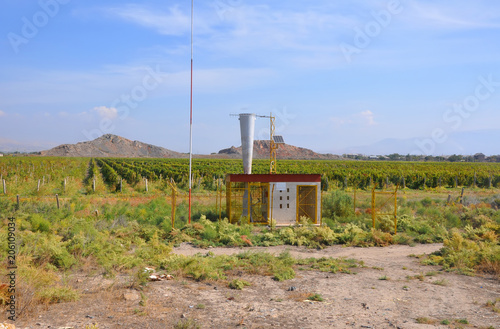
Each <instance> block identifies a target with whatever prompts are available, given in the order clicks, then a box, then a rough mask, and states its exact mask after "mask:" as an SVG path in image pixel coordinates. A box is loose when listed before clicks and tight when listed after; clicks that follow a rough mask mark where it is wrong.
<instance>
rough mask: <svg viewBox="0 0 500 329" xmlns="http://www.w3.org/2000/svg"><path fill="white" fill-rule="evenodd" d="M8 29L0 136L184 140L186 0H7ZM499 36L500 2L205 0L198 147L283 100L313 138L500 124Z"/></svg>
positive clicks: (41, 140)
mask: <svg viewBox="0 0 500 329" xmlns="http://www.w3.org/2000/svg"><path fill="white" fill-rule="evenodd" d="M0 35H1V36H2V38H1V39H0V71H1V72H2V74H1V75H0V95H1V97H0V123H1V128H0V144H1V143H2V142H3V143H7V142H11V143H19V145H37V146H39V147H42V148H47V147H52V146H55V145H59V144H62V143H75V142H79V141H85V140H89V139H93V138H96V137H98V136H99V135H102V134H105V133H112V134H117V135H120V136H123V137H126V138H129V139H132V140H140V141H143V142H147V143H151V144H155V145H159V146H163V147H166V148H169V149H173V150H175V151H179V152H188V149H189V69H190V1H159V0H158V1H156V0H150V1H140V2H139V1H129V2H126V1H117V0H102V1H83V0H41V1H29V2H27V1H14V0H7V1H5V3H4V4H3V8H2V11H1V13H0ZM499 36H500V3H499V2H498V1H465V0H457V1H453V2H445V1H438V2H436V1H427V0H424V1H413V0H401V1H397V0H390V1H375V0H364V1H357V0H349V1H347V0H346V1H326V0H325V1H323V0H317V1H296V0H288V1H281V0H279V1H272V2H271V1H260V0H254V1H248V0H215V1H212V0H207V1H203V2H202V1H195V21H194V68H195V71H194V139H193V150H194V152H195V153H211V152H217V151H218V150H220V149H222V148H225V147H229V146H231V145H236V146H238V145H240V140H239V123H238V120H237V118H235V117H231V116H230V114H231V113H240V112H253V113H257V114H262V115H268V114H269V113H270V112H273V113H275V114H276V116H277V120H276V123H277V129H278V132H279V133H280V134H282V135H284V137H285V141H286V142H287V143H289V144H293V145H296V146H302V147H307V148H311V149H313V150H315V151H319V152H332V153H339V152H347V151H349V150H356V146H362V145H370V144H372V143H376V142H380V141H383V140H385V139H404V140H408V141H410V142H411V144H412V147H413V148H414V153H434V154H436V153H439V152H445V151H442V150H446V149H447V148H446V146H447V145H448V144H452V143H453V140H452V138H451V136H453V135H454V134H458V133H464V132H477V131H487V130H499V129H500V127H499V123H500V111H499V109H500V42H499V38H498V37H499ZM268 130H269V122H268V121H267V120H265V119H259V120H258V122H257V125H256V136H257V138H262V139H264V138H266V139H267V138H268V135H267V134H268ZM473 136H483V135H481V134H475V135H473ZM475 138H478V140H477V141H475V142H476V143H477V145H478V149H477V152H480V151H482V149H481V147H480V146H481V145H483V146H485V147H486V148H487V149H488V150H492V149H493V151H489V152H486V153H492V152H494V151H496V150H498V152H497V153H500V147H499V146H497V145H500V144H498V141H496V140H481V138H480V137H475ZM393 151H394V152H396V151H398V150H390V149H388V150H387V153H392V152H393Z"/></svg>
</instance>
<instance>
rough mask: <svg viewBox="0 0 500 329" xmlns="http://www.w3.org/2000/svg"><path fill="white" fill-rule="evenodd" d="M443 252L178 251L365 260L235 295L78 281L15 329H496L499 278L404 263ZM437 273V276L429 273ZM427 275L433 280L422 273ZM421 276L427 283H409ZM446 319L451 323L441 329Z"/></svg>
mask: <svg viewBox="0 0 500 329" xmlns="http://www.w3.org/2000/svg"><path fill="white" fill-rule="evenodd" d="M441 247H442V245H440V244H430V245H417V246H414V247H410V246H400V245H397V246H390V247H385V248H351V247H342V246H334V247H330V248H327V249H323V250H310V249H306V248H300V247H290V246H279V247H268V248H245V249H240V248H211V249H198V248H193V247H192V246H191V245H189V244H182V245H181V246H180V247H178V248H175V249H174V253H177V254H182V255H193V254H196V253H198V252H201V253H203V254H205V253H207V252H208V251H211V252H213V253H214V254H216V255H220V254H232V253H238V252H241V251H244V250H248V249H252V250H262V251H267V252H270V253H273V254H279V253H281V252H282V251H284V250H289V251H290V253H291V254H292V256H294V257H297V258H308V257H334V258H339V257H345V258H354V259H356V260H360V261H361V260H362V261H364V265H365V267H362V268H354V269H353V272H356V274H332V273H324V272H315V271H300V270H297V271H296V272H297V275H296V277H295V279H293V280H288V281H285V282H277V281H273V280H272V278H271V277H262V276H250V275H243V277H242V278H243V279H244V280H246V281H248V282H250V283H251V286H249V287H246V288H245V289H243V290H241V291H240V290H232V289H229V288H228V287H227V284H225V283H223V282H215V283H203V282H202V283H200V282H195V281H192V280H185V279H174V280H168V281H167V280H165V281H159V282H151V283H150V284H149V287H148V288H147V289H146V290H145V291H143V292H142V294H143V295H142V296H141V292H138V291H136V290H132V289H129V288H127V285H128V282H129V280H130V279H129V278H127V277H125V276H119V277H117V278H114V279H103V278H102V276H100V275H95V276H88V275H86V276H82V275H74V277H72V278H71V281H72V282H73V284H74V285H75V287H76V288H77V289H79V290H80V291H82V292H83V293H82V297H81V299H80V300H79V301H78V302H73V303H61V304H55V305H50V306H47V307H41V308H39V309H38V310H37V311H36V312H32V313H31V314H29V315H27V316H25V317H23V318H20V319H18V320H17V322H16V323H15V324H16V328H51V329H52V328H75V329H76V328H84V327H85V325H88V324H92V323H97V324H98V326H99V328H101V329H102V328H174V326H175V325H176V324H178V323H179V321H183V322H185V323H186V324H187V323H191V324H194V323H195V324H197V325H199V327H200V328H273V327H276V328H374V329H375V328H377V329H378V328H404V329H410V328H419V329H420V328H495V329H500V314H499V313H495V312H494V311H493V309H492V308H491V307H487V306H486V303H487V302H488V301H494V300H495V299H496V298H500V282H499V281H498V279H495V278H491V277H484V276H476V277H468V276H463V275H458V274H455V273H446V272H442V271H439V268H438V267H432V266H422V265H420V264H419V260H418V259H417V258H414V257H408V256H409V255H411V254H415V255H420V254H424V253H425V254H429V253H432V252H433V251H436V250H438V249H439V248H441ZM433 271H434V272H437V273H429V272H433ZM427 273H429V274H432V275H430V276H426V275H425V274H427ZM420 274H423V281H420V280H418V279H408V277H413V276H416V275H420ZM382 278H384V279H385V280H382ZM292 287H293V288H292ZM308 293H318V294H320V295H321V296H322V297H323V298H324V301H323V302H312V301H306V300H305V297H304V296H306V295H307V294H308ZM2 318H5V314H2V315H1V317H0V319H2ZM418 318H420V320H419V321H417V319H418ZM423 318H426V319H427V320H423ZM464 319H466V320H467V322H468V324H464V323H459V322H458V320H462V322H465V321H463V320H464ZM443 320H448V321H449V322H450V324H449V325H442V324H441V322H442V321H443ZM0 322H2V321H1V320H0ZM418 322H428V323H427V324H422V323H418ZM181 328H195V326H192V327H188V326H187V325H186V326H185V327H181Z"/></svg>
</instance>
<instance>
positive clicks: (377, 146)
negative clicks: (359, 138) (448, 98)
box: [340, 130, 500, 156]
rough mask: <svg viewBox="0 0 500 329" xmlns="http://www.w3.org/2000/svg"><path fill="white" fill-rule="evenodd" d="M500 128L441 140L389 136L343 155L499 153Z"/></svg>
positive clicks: (453, 134)
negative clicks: (441, 141)
mask: <svg viewBox="0 0 500 329" xmlns="http://www.w3.org/2000/svg"><path fill="white" fill-rule="evenodd" d="M498 140H500V130H477V131H464V132H454V133H451V134H449V135H448V136H447V139H446V140H445V142H444V143H436V142H435V141H433V140H432V138H431V137H430V136H429V137H421V138H407V139H396V138H388V139H384V140H381V141H379V142H376V143H373V144H370V145H365V146H356V147H349V148H346V149H343V150H341V152H340V153H342V154H349V153H360V154H365V155H387V154H393V153H399V154H403V155H405V154H423V155H435V156H436V155H452V154H462V155H474V154H476V153H484V154H486V155H497V154H500V144H498V143H497V142H496V141H498Z"/></svg>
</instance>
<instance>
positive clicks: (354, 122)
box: [329, 110, 378, 127]
mask: <svg viewBox="0 0 500 329" xmlns="http://www.w3.org/2000/svg"><path fill="white" fill-rule="evenodd" d="M329 120H330V122H332V123H333V124H334V125H335V126H336V127H341V126H347V125H349V126H375V125H377V124H378V123H377V122H375V114H374V113H373V112H372V111H370V110H366V111H363V112H360V113H356V114H352V115H349V116H345V117H330V119H329Z"/></svg>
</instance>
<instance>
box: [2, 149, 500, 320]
mask: <svg viewBox="0 0 500 329" xmlns="http://www.w3.org/2000/svg"><path fill="white" fill-rule="evenodd" d="M129 161H132V160H123V161H122V162H123V163H122V167H123V168H124V167H125V166H127V165H126V164H125V163H126V162H129ZM141 161H142V160H141ZM149 161H151V162H152V163H153V162H155V161H152V160H144V163H147V162H149ZM119 162H120V161H118V160H116V159H114V160H94V159H83V158H82V159H57V158H6V159H1V160H0V172H1V174H2V179H5V180H6V185H7V191H6V193H5V194H3V195H2V196H1V197H0V220H1V222H0V257H1V258H2V259H8V255H9V227H10V226H11V225H10V224H9V223H15V245H16V250H17V254H16V264H17V266H18V287H17V289H18V290H17V291H18V294H19V301H20V303H21V304H20V305H19V309H20V310H22V311H23V312H29V310H30V308H31V307H35V306H36V305H39V304H43V303H45V304H50V303H57V302H64V301H72V300H76V299H78V298H79V296H80V294H81V291H78V289H75V288H74V287H72V286H70V285H68V283H67V280H65V278H66V277H67V276H68V275H71V273H75V272H83V273H94V274H99V275H103V276H105V277H113V276H116V275H117V274H120V273H126V274H127V275H130V277H131V285H133V286H134V287H137V288H138V289H140V288H141V287H143V286H144V285H145V284H147V275H146V274H145V273H144V271H143V269H144V268H145V267H146V266H154V267H156V268H157V269H162V270H165V271H168V272H170V273H175V275H176V276H179V277H182V278H186V279H188V280H197V281H204V280H212V281H214V280H215V281H224V280H227V278H228V277H229V275H228V274H229V273H231V272H233V271H235V270H238V271H243V272H245V271H246V272H249V273H257V274H260V275H268V276H272V277H273V278H274V279H275V280H278V281H282V280H288V279H291V278H293V277H294V276H295V271H296V270H297V268H298V267H304V266H307V268H311V269H315V270H326V269H329V270H330V271H349V267H350V266H355V262H354V261H352V262H347V263H345V261H342V260H334V259H329V260H323V261H321V262H318V261H314V260H309V261H308V262H304V261H299V260H296V259H293V258H292V257H291V256H290V255H288V254H282V255H279V256H272V255H270V254H267V253H265V252H263V253H256V254H254V253H243V254H241V255H238V256H216V257H201V256H196V257H181V256H174V255H172V253H171V251H172V248H173V247H175V246H177V245H179V244H180V243H182V242H190V243H192V244H194V245H196V246H199V247H209V246H237V247H245V246H277V245H295V246H307V247H310V248H324V247H326V246H331V245H336V244H342V245H348V246H360V247H368V246H388V245H393V244H406V245H413V244H417V243H435V242H440V243H441V242H442V243H444V247H443V248H442V249H441V250H440V251H439V252H438V253H435V254H432V255H430V256H427V257H424V258H422V259H421V261H422V262H424V263H426V264H430V265H439V266H441V267H442V268H443V269H445V270H448V271H457V272H459V273H463V274H467V275H474V274H476V273H489V274H492V275H495V276H496V277H497V278H498V277H499V275H500V240H499V235H500V212H499V211H498V207H500V190H499V189H498V188H496V187H494V186H493V187H492V188H489V186H488V188H486V187H474V186H472V187H468V188H466V189H465V194H464V197H463V198H462V200H461V202H460V194H461V191H462V189H461V187H460V186H459V187H457V188H455V187H446V186H441V187H439V186H438V187H427V186H426V187H423V186H422V187H421V188H418V189H410V188H406V189H402V190H401V191H400V192H399V193H398V233H397V234H394V221H393V218H392V217H390V216H380V217H378V219H377V221H376V226H375V228H373V227H372V216H371V199H370V198H371V191H370V190H363V189H359V190H357V193H356V203H354V198H353V197H354V190H353V187H352V186H351V187H349V186H348V187H347V188H340V186H338V184H331V182H330V184H329V188H328V189H327V188H326V186H325V190H326V191H324V192H323V208H322V212H323V216H322V225H321V226H319V227H315V226H311V225H309V224H308V223H307V220H304V221H303V222H302V223H301V224H302V225H296V226H292V227H286V228H281V229H276V228H275V227H272V226H268V227H254V226H249V225H245V224H243V225H232V224H230V223H228V222H227V220H224V219H222V220H219V219H218V212H217V209H216V207H215V199H216V198H215V197H216V194H215V192H214V190H215V188H214V185H213V184H214V177H213V176H209V177H208V178H207V176H202V175H200V176H199V177H198V180H197V185H196V188H195V194H194V195H195V196H194V200H195V203H194V205H193V210H194V212H193V213H194V215H193V221H192V223H191V224H188V223H187V221H188V218H187V203H186V195H185V192H184V190H183V188H184V185H183V184H184V183H185V178H183V177H182V175H181V176H180V177H177V180H178V181H177V183H178V186H179V193H180V195H179V198H178V203H177V215H176V218H175V225H174V227H172V224H171V223H172V218H171V201H170V187H169V184H168V183H167V179H166V176H162V175H157V174H156V172H155V171H154V170H151V169H147V168H148V167H147V165H146V164H145V165H144V168H142V169H141V170H142V176H140V177H141V178H140V179H137V177H138V174H137V171H132V169H131V168H132V165H130V166H129V168H130V169H129V170H130V172H129V173H128V175H131V177H132V176H133V174H132V172H134V173H136V174H135V175H136V178H135V183H134V180H133V179H134V178H130V181H129V180H128V179H125V178H124V177H122V175H123V176H126V175H127V174H126V171H125V169H123V168H122V171H121V174H120V175H118V174H117V172H118V171H117V170H115V174H116V177H114V178H113V179H110V178H109V177H110V176H113V175H112V173H111V171H110V170H109V169H108V172H106V169H105V164H107V165H108V166H110V167H111V166H112V163H119ZM174 162H175V161H174ZM156 163H157V164H158V163H168V161H164V160H161V161H160V160H158V161H156ZM235 163H237V162H235ZM318 163H320V164H321V165H324V164H323V163H321V162H319V161H318ZM341 164H342V165H345V166H348V165H349V166H350V165H351V164H352V165H353V166H354V165H355V163H351V162H341ZM402 165H403V166H407V164H402ZM424 165H425V168H432V164H424ZM133 166H134V167H138V162H137V160H134V162H133ZM282 166H283V167H284V165H282ZM390 166H396V164H390ZM435 166H436V168H439V167H440V166H441V164H435ZM474 166H476V165H474ZM457 168H462V167H460V166H459V167H457ZM475 168H479V167H475ZM485 168H488V169H492V168H494V167H489V166H488V167H485ZM495 168H496V167H495ZM146 170H149V175H151V176H147V175H148V172H147V171H146ZM311 170H312V169H311ZM153 172H154V173H155V174H154V175H156V176H154V175H152V174H151V173H153ZM497 174H498V171H496V173H494V174H492V176H493V177H496V176H497ZM419 175H422V176H423V175H424V173H423V172H420V173H419ZM145 176H146V177H149V178H148V191H146V188H145V181H144V180H143V178H142V177H145ZM473 177H474V176H472V179H473ZM122 179H123V181H122V186H121V192H120V189H119V185H118V184H119V180H122ZM472 185H474V184H472ZM477 185H479V184H477ZM388 188H389V189H391V188H392V187H391V186H389V187H388ZM55 194H58V196H59V208H58V206H57V203H56V199H55ZM17 195H20V201H19V204H17V198H16V196H17ZM448 200H450V202H448ZM223 204H224V201H223ZM392 207H393V206H392ZM386 210H387V212H390V211H393V210H394V209H393V208H391V206H388V208H387V209H386ZM9 218H13V219H12V220H9ZM353 262H354V263H353ZM6 274H7V268H6V267H2V269H1V270H0V275H2V278H6ZM3 280H4V279H2V283H6V282H3ZM5 280H6V279H5ZM54 282H55V283H54ZM49 283H50V284H49ZM228 284H231V285H233V286H235V287H236V288H235V289H240V288H241V289H243V288H244V287H245V283H244V282H232V281H228ZM7 300H8V293H7V291H6V290H5V285H0V303H6V301H7Z"/></svg>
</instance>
